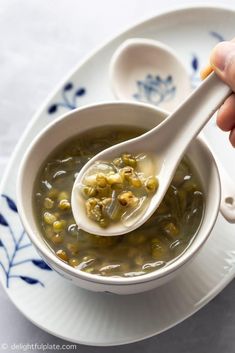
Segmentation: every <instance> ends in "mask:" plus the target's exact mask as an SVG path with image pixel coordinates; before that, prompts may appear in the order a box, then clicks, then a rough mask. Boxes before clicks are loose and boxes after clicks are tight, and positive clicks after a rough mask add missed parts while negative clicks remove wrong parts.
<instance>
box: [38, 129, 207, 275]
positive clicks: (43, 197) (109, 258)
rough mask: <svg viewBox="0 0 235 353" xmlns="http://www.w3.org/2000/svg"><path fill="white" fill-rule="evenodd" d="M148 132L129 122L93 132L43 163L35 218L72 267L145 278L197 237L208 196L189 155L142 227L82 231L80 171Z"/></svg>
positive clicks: (43, 232)
mask: <svg viewBox="0 0 235 353" xmlns="http://www.w3.org/2000/svg"><path fill="white" fill-rule="evenodd" d="M144 132H146V131H145V130H143V129H140V128H137V127H126V126H109V127H108V126H107V127H99V128H95V129H91V130H88V131H86V132H84V133H81V134H79V135H78V136H76V137H74V138H72V139H70V140H67V141H66V142H64V143H63V144H62V145H60V146H59V147H58V148H56V150H55V151H53V152H52V154H51V155H50V156H49V157H48V158H47V159H46V161H45V163H44V164H43V166H42V167H41V169H40V171H39V174H38V177H37V179H36V182H35V186H34V200H33V202H34V210H35V217H36V219H37V222H38V225H39V229H40V232H41V234H42V236H43V238H44V240H45V242H46V243H47V245H48V246H49V247H50V249H51V251H53V252H54V253H55V255H56V256H57V257H58V258H60V259H61V260H62V261H64V262H66V263H68V264H69V265H70V266H72V267H75V268H77V269H78V270H81V271H84V272H87V273H90V274H96V275H100V276H121V277H130V276H139V275H143V274H145V273H148V272H152V271H155V270H157V269H159V268H161V267H164V266H167V265H168V264H169V263H170V262H172V261H174V260H175V259H176V258H177V257H178V256H180V255H181V254H182V253H183V252H184V251H185V250H186V249H187V248H188V246H190V243H191V242H192V241H193V239H194V237H195V236H196V234H197V231H198V229H199V227H200V223H201V220H202V217H203V211H204V194H203V189H202V185H201V182H200V179H199V177H198V175H197V172H196V171H195V169H194V167H193V165H192V163H191V162H190V160H189V159H188V158H187V157H184V158H183V160H182V161H181V163H180V165H179V167H178V168H177V171H176V173H175V176H174V178H173V180H172V182H171V185H170V187H169V189H168V191H167V193H166V195H165V197H164V199H163V201H162V203H161V204H160V206H159V208H158V209H157V211H156V212H155V213H154V214H153V216H152V217H151V218H150V219H149V220H148V221H147V222H146V223H145V224H143V225H142V226H141V227H140V228H138V229H136V230H134V231H132V232H130V233H127V234H125V235H120V236H105V237H104V236H97V235H93V234H88V233H86V232H85V231H83V230H81V229H78V227H77V225H76V223H75V221H74V218H73V214H72V210H71V203H70V197H71V191H72V187H73V183H74V180H75V178H76V175H77V173H78V172H79V171H80V169H81V168H82V167H83V165H84V164H85V163H86V162H87V161H88V160H89V159H90V158H92V157H93V156H94V155H95V154H97V153H99V152H100V151H102V150H104V149H105V148H108V147H110V146H112V145H114V144H116V143H120V142H123V141H125V140H128V139H131V138H134V137H136V136H139V135H140V134H142V133H144ZM97 187H99V186H97ZM94 192H95V191H94Z"/></svg>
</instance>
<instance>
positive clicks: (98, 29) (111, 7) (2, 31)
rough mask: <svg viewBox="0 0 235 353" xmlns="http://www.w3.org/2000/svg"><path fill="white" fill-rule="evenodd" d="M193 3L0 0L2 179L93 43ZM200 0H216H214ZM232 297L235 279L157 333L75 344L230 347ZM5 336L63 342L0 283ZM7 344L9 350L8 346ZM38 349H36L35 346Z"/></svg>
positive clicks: (234, 317)
mask: <svg viewBox="0 0 235 353" xmlns="http://www.w3.org/2000/svg"><path fill="white" fill-rule="evenodd" d="M195 3H198V2H195V1H190V0H188V1H176V0H165V1H162V0H84V1H82V0H47V1H46V0H44V1H43V0H0V99H1V100H0V180H1V177H2V175H3V173H4V169H5V168H6V164H7V161H8V160H9V157H10V155H11V153H12V151H13V149H14V146H15V145H16V143H17V141H18V140H19V138H20V136H21V134H22V132H23V130H24V129H25V127H26V125H27V123H28V122H29V121H30V119H31V117H32V115H33V114H34V113H35V111H36V110H37V109H38V107H39V106H40V104H42V102H43V100H44V99H45V98H46V97H47V96H48V94H49V93H50V92H51V90H52V89H53V88H54V86H55V85H56V84H58V83H59V81H60V80H61V78H63V76H65V75H66V74H67V73H68V71H69V70H71V68H73V67H74V66H75V65H76V64H77V63H78V62H79V61H80V60H81V59H83V58H84V57H85V56H86V55H87V54H89V52H90V51H92V50H93V49H94V48H95V47H97V46H99V45H101V44H103V43H104V42H105V41H106V40H107V39H109V38H111V36H113V35H116V34H117V33H119V32H120V31H121V30H123V29H125V28H126V27H128V26H131V25H133V24H135V23H136V22H137V21H139V20H142V19H145V18H147V17H150V16H154V15H155V14H157V13H158V12H159V11H163V10H165V9H172V8H173V7H175V6H181V5H186V6H187V5H189V4H195ZM202 3H211V4H214V5H215V4H221V2H218V1H217V2H215V1H210V2H208V1H207V2H202V1H201V2H200V4H202ZM223 5H227V6H230V7H231V8H233V9H235V1H234V0H227V1H225V0H223ZM234 34H235V24H234ZM234 298H235V284H234V283H232V284H231V285H230V286H229V287H228V288H226V289H225V290H224V291H223V293H222V294H220V295H219V296H218V297H217V298H216V299H215V300H214V301H213V302H212V303H210V304H209V305H208V306H207V307H206V308H204V309H203V310H201V311H200V312H199V313H197V314H196V315H194V316H193V317H192V318H190V319H188V320H187V321H185V322H184V323H182V324H181V325H179V326H178V327H176V328H174V329H171V330H170V331H169V332H167V333H164V334H162V335H160V336H159V337H155V338H152V339H149V340H146V341H144V342H141V343H137V344H132V345H129V346H122V347H116V348H105V349H103V348H94V347H84V346H79V345H77V351H79V352H95V353H98V352H129V351H135V352H137V353H138V352H141V353H143V352H166V353H168V352H180V353H184V352H187V353H188V352H190V353H194V352H195V353H199V352H200V353H204V352H205V353H206V352H213V353H217V352H223V353H226V352H234V351H235V348H234V347H235V336H234V332H235V300H234ZM2 343H7V344H9V345H11V344H14V343H22V344H26V343H32V344H35V343H38V344H40V343H51V344H53V343H57V344H61V345H62V344H63V343H67V342H63V341H62V340H60V339H57V338H55V337H53V336H50V335H49V334H46V333H44V332H43V331H42V330H40V329H38V328H37V327H35V326H34V325H33V324H31V323H30V322H28V321H27V320H26V319H25V318H24V317H23V316H22V314H20V313H19V312H18V311H17V309H16V308H15V307H14V306H13V304H12V303H11V302H10V301H9V300H8V298H7V296H6V295H5V293H4V292H3V289H2V288H1V287H0V352H1V344H2ZM3 348H4V347H3ZM13 348H14V347H13ZM2 351H3V349H2ZM8 351H9V352H11V351H13V349H12V350H11V349H10V348H8V349H7V350H5V352H8ZM15 351H17V352H19V350H15ZM41 351H42V350H37V349H34V352H41ZM47 351H48V352H50V351H52V350H47ZM71 351H72V350H71Z"/></svg>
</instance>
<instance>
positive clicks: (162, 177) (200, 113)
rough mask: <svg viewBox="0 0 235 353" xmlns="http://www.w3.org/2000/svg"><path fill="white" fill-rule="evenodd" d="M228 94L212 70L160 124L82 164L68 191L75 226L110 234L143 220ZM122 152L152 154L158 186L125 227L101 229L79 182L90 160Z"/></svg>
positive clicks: (128, 230) (116, 155)
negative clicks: (86, 205)
mask: <svg viewBox="0 0 235 353" xmlns="http://www.w3.org/2000/svg"><path fill="white" fill-rule="evenodd" d="M230 94H231V90H230V88H229V87H228V86H227V85H226V84H225V83H223V82H222V81H221V80H220V79H219V78H218V77H217V76H216V75H215V74H214V73H212V74H211V75H210V76H209V77H207V79H206V80H204V81H203V83H202V84H201V85H200V86H199V87H198V88H197V89H196V90H194V91H193V93H191V95H190V96H189V97H188V98H187V99H186V100H185V101H184V102H183V103H182V104H181V105H180V106H179V107H178V109H177V110H176V111H175V112H173V113H172V114H171V115H170V116H169V117H168V118H167V119H166V120H165V121H163V122H162V123H161V124H160V125H158V126H157V127H155V128H154V129H152V130H150V131H148V132H147V133H145V134H143V135H141V136H139V137H137V138H135V139H131V140H129V141H125V142H123V143H120V144H117V145H115V146H112V147H110V148H108V149H106V150H104V151H102V152H101V153H99V154H97V155H96V156H95V157H93V158H92V159H91V160H90V161H89V162H88V163H86V165H85V166H84V167H83V168H82V169H81V171H80V172H79V174H78V176H77V178H76V180H75V184H74V187H73V190H72V208H73V213H74V217H75V220H76V222H77V224H78V226H79V227H80V228H81V229H83V230H85V231H87V232H89V233H92V234H99V235H105V236H112V235H120V234H125V233H128V232H130V231H132V230H134V229H136V228H138V227H140V226H141V225H142V224H143V223H145V222H146V221H147V220H148V219H149V217H150V216H151V215H152V214H153V213H154V211H155V210H156V209H157V207H158V206H159V204H160V202H161V201H162V199H163V197H164V195H165V193H166V191H167V189H168V187H169V185H170V182H171V180H172V178H173V176H174V173H175V171H176V168H177V166H178V164H179V162H180V160H181V159H182V157H183V154H184V152H185V150H186V148H187V147H188V145H189V143H190V142H191V141H192V139H193V138H194V137H195V136H196V135H197V134H198V133H199V132H200V131H201V129H202V128H203V127H204V125H205V124H206V123H207V122H208V120H209V119H210V118H211V117H212V115H213V114H214V113H215V111H216V110H217V109H218V108H219V107H220V106H221V105H222V104H223V102H224V100H225V99H226V98H227V97H228V96H229V95H230ZM125 152H128V153H131V154H134V155H137V154H140V153H144V154H150V155H153V154H154V155H155V156H156V163H154V170H155V175H156V176H158V179H159V188H158V190H157V192H156V193H155V194H154V195H153V196H152V198H151V199H150V202H149V204H148V205H147V207H146V208H145V209H144V212H142V213H140V214H138V216H136V217H133V218H132V223H131V224H129V225H128V226H126V225H125V224H123V223H122V222H117V223H113V224H112V225H110V226H109V227H107V228H106V229H105V230H104V229H102V228H101V227H100V226H99V225H98V223H96V222H93V221H92V220H90V219H89V218H88V217H87V215H86V212H85V210H84V200H83V198H82V195H81V192H80V190H79V185H81V184H82V180H83V178H84V176H85V174H86V173H87V171H88V169H89V168H90V167H91V166H92V165H93V164H94V163H96V162H98V161H112V160H113V159H114V158H116V157H118V156H120V155H121V154H122V153H125Z"/></svg>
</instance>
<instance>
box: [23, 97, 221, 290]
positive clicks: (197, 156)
mask: <svg viewBox="0 0 235 353" xmlns="http://www.w3.org/2000/svg"><path fill="white" fill-rule="evenodd" d="M166 116H167V112H165V111H163V110H160V109H157V108H154V107H152V106H150V105H147V104H143V103H127V102H115V103H102V104H96V105H91V106H86V107H83V108H79V109H76V110H73V111H72V112H69V113H68V114H65V115H64V116H63V117H61V118H59V119H58V120H56V121H54V122H52V123H51V124H50V125H49V126H48V127H46V128H45V129H44V130H43V131H42V132H41V133H40V134H39V135H38V136H37V137H36V138H35V139H34V140H33V142H32V143H31V145H30V146H29V148H28V150H27V152H26V154H25V156H24V157H23V160H22V163H21V166H20V170H19V176H18V180H17V201H18V209H19V213H20V217H21V219H22V222H23V225H24V227H25V229H26V232H27V233H28V235H29V237H30V239H31V241H32V243H33V244H34V246H35V247H36V249H37V250H38V252H39V254H40V256H41V257H42V258H43V259H44V260H45V261H46V262H47V263H48V264H49V266H50V267H52V268H53V269H54V270H55V271H57V272H58V273H60V274H61V275H62V276H63V277H65V278H67V279H69V280H71V281H72V282H73V283H74V284H76V285H78V286H80V287H83V288H86V289H89V290H93V291H102V292H112V293H117V294H131V293H138V292H143V291H147V290H149V289H152V288H155V287H157V286H159V285H162V284H163V283H165V282H167V281H169V280H170V279H171V278H172V277H173V276H175V275H176V274H177V273H179V272H180V271H181V269H182V268H183V267H184V266H186V265H187V263H188V262H189V261H190V260H191V259H192V258H193V257H194V256H195V255H196V254H197V253H198V251H199V250H200V248H201V247H202V245H203V244H204V242H205V241H206V239H207V237H208V236H209V234H210V232H211V229H212V227H213V225H214V223H215V220H216V218H217V214H218V211H219V205H220V181H219V175H218V170H217V166H216V163H215V161H214V158H213V156H212V153H211V151H210V150H209V148H208V146H207V145H206V144H205V143H204V142H203V141H202V140H201V139H200V138H196V139H195V140H194V141H192V143H191V144H190V146H189V148H188V150H187V155H188V156H189V158H190V160H191V161H192V163H193V165H194V167H195V168H196V170H197V172H198V173H199V175H200V178H201V180H202V184H203V189H204V192H205V199H206V206H205V212H204V217H203V220H202V224H201V227H200V230H199V232H198V234H197V236H196V237H195V239H194V241H193V242H192V244H191V245H190V246H189V247H188V249H187V250H186V251H185V252H184V253H183V254H182V255H181V256H180V257H179V258H177V259H176V260H175V261H173V262H172V263H171V264H169V265H168V266H166V267H164V268H161V269H158V270H156V271H154V272H151V273H148V274H145V275H143V276H138V277H131V278H112V277H101V276H98V275H93V274H88V273H85V272H82V271H79V270H77V269H75V268H72V267H71V266H69V265H67V264H66V263H64V262H62V261H61V260H60V259H58V258H57V257H56V256H55V255H54V253H53V252H52V251H51V250H50V249H49V247H48V246H47V245H46V243H45V241H44V240H43V237H42V235H41V233H40V229H39V227H38V225H37V222H36V220H35V215H34V212H33V186H34V182H35V179H36V176H37V174H38V170H39V168H40V166H41V165H42V163H43V162H44V161H45V159H46V158H47V156H48V155H49V154H50V153H51V152H52V151H53V150H54V149H55V148H56V147H57V146H58V145H60V144H61V143H62V142H64V141H66V140H67V139H69V138H71V137H73V136H76V135H78V134H79V133H81V132H84V131H85V130H88V129H90V128H94V127H98V126H107V125H109V126H111V125H125V126H138V127H143V128H146V129H151V128H153V127H154V126H156V125H157V124H159V123H160V122H161V121H162V120H163V119H164V118H166Z"/></svg>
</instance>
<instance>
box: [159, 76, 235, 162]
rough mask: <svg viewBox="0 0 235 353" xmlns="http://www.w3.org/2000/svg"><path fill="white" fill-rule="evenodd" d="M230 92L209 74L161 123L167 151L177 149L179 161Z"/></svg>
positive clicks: (216, 78)
mask: <svg viewBox="0 0 235 353" xmlns="http://www.w3.org/2000/svg"><path fill="white" fill-rule="evenodd" d="M231 92H232V91H231V89H230V88H229V87H228V86H227V85H226V84H225V83H224V82H222V81H221V80H220V79H219V77H218V76H217V75H216V74H215V73H212V74H210V75H209V76H208V77H207V78H206V79H205V80H204V81H203V82H202V83H201V85H200V86H199V87H198V88H197V89H196V90H194V91H193V93H191V95H190V96H189V97H188V98H187V99H186V100H185V101H184V102H183V103H182V104H181V105H180V106H179V108H178V109H177V110H176V111H175V112H174V113H173V114H171V115H170V116H169V117H168V119H166V120H165V121H164V122H163V123H162V127H163V125H165V129H164V133H165V136H164V138H165V141H168V143H169V146H168V147H169V150H171V148H173V149H174V151H175V150H176V149H177V151H178V152H179V154H180V156H179V159H180V158H181V157H182V155H183V153H184V151H185V149H186V148H187V146H188V145H189V143H190V142H191V140H192V139H193V138H194V137H195V136H196V135H198V133H199V132H200V130H201V129H202V128H203V127H204V125H205V124H206V123H207V122H208V120H209V119H210V118H211V117H212V115H213V114H214V113H215V112H216V110H217V109H218V108H219V107H220V106H221V105H222V104H223V102H224V101H225V99H226V98H227V97H228V96H229V95H230V94H231ZM167 125H168V126H167ZM172 131H174V134H172ZM167 134H169V136H167ZM172 136H173V140H174V141H172ZM169 150H168V151H169ZM169 152H171V151H169Z"/></svg>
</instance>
